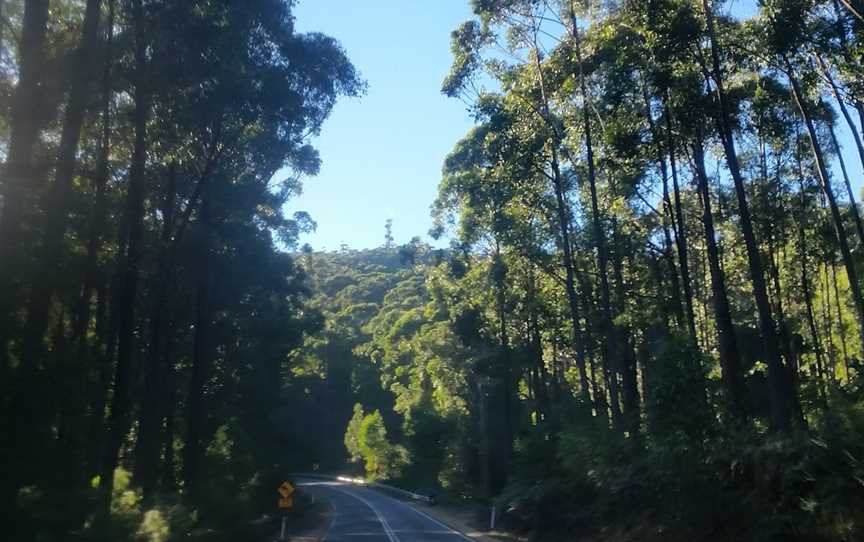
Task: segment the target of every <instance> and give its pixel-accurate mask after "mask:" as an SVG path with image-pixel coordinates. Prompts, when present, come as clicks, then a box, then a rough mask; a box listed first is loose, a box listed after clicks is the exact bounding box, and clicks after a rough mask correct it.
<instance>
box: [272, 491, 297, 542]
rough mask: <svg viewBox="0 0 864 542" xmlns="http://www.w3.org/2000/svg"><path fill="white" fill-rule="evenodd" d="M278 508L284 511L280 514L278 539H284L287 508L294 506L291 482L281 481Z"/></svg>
mask: <svg viewBox="0 0 864 542" xmlns="http://www.w3.org/2000/svg"><path fill="white" fill-rule="evenodd" d="M276 491H277V492H278V493H279V508H280V509H281V510H284V511H285V512H284V513H283V514H282V529H281V530H280V531H279V540H285V522H286V520H287V519H288V510H290V509H292V508H294V491H295V490H294V486H292V485H291V482H287V481H286V482H282V485H281V486H279V489H277V490H276Z"/></svg>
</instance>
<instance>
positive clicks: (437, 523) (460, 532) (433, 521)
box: [405, 504, 477, 542]
mask: <svg viewBox="0 0 864 542" xmlns="http://www.w3.org/2000/svg"><path fill="white" fill-rule="evenodd" d="M405 506H406V507H408V508H410V509H411V510H414V511H415V512H416V513H418V514H420V515H421V516H423V517H424V518H426V519H428V520H429V521H431V522H432V523H435V524H436V525H438V526H440V527H443V528H445V529H448V530H449V531H450V532H452V533H453V534H456V535H459V536H460V537H462V538H463V539H464V540H467V541H468V542H477V541H476V540H474V539H473V538H471V537H470V536H468V535H467V534H465V533H463V532H462V531H460V530H458V529H455V528H453V527H451V526H450V525H447V524H446V523H444V522H443V521H440V520H438V519H435V518H433V517H432V516H430V515H429V514H427V513H426V512H423V511H422V510H417V509H416V508H414V507H413V506H411V505H410V504H406V505H405Z"/></svg>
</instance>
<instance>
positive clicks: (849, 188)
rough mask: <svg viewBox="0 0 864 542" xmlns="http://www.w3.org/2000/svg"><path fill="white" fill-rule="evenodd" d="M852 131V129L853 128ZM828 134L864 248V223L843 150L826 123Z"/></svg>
mask: <svg viewBox="0 0 864 542" xmlns="http://www.w3.org/2000/svg"><path fill="white" fill-rule="evenodd" d="M853 129H854V127H853ZM828 133H830V134H831V143H832V145H833V146H834V152H836V153H837V162H838V163H839V164H840V172H841V173H842V174H843V183H844V184H845V185H846V196H847V197H848V198H849V214H851V215H852V221H853V222H854V223H855V231H856V232H857V233H858V242H860V243H861V246H862V247H864V223H862V222H861V212H860V211H859V210H858V202H857V201H855V192H854V191H853V190H852V182H851V181H850V180H849V172H848V171H847V170H846V160H844V159H843V149H841V148H840V142H839V141H837V133H836V132H835V130H834V125H833V124H831V123H830V122H829V123H828ZM861 164H862V165H864V155H862V161H861Z"/></svg>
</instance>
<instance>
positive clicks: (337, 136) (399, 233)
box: [287, 0, 864, 250]
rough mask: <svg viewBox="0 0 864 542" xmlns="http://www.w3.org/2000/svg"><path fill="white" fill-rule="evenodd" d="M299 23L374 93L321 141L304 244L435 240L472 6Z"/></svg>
mask: <svg viewBox="0 0 864 542" xmlns="http://www.w3.org/2000/svg"><path fill="white" fill-rule="evenodd" d="M729 8H731V10H732V13H734V14H735V15H738V16H742V15H749V14H751V13H752V12H753V11H755V2H753V0H734V1H732V2H729V3H727V9H729ZM295 16H296V19H297V28H298V30H299V31H301V32H307V31H318V32H323V33H325V34H328V35H330V36H332V37H334V38H336V39H338V40H339V41H340V42H341V44H342V46H343V47H344V48H345V50H346V51H347V53H348V56H349V57H350V58H351V60H352V62H353V63H354V65H355V66H356V67H357V68H358V69H359V70H360V72H361V73H362V75H363V77H364V78H365V79H366V81H367V82H368V85H369V89H368V93H367V94H366V95H365V96H363V97H362V98H357V99H343V100H342V101H340V102H339V103H338V104H337V105H336V108H335V110H334V111H333V114H332V116H331V117H330V118H329V119H328V120H327V122H326V123H325V125H324V129H323V131H322V133H321V135H320V137H318V138H315V139H314V140H313V144H314V145H315V146H316V147H317V148H318V150H319V151H320V153H321V158H322V160H323V166H322V168H321V172H320V174H319V175H318V176H317V177H314V178H311V179H306V181H305V186H304V192H303V194H302V195H300V196H299V197H297V198H295V199H294V200H292V201H291V202H290V203H289V205H288V208H287V210H288V211H289V212H294V211H306V212H308V213H309V214H310V215H311V216H312V218H313V220H315V221H316V222H317V223H318V229H317V231H316V232H315V233H311V234H307V235H303V236H302V238H301V243H309V244H310V245H312V247H313V248H314V249H316V250H335V249H338V248H339V247H340V245H342V244H343V243H344V244H347V245H348V246H350V247H351V248H358V249H359V248H370V247H375V246H379V245H381V244H383V241H384V223H385V221H386V220H387V219H388V218H392V219H393V233H394V237H395V239H396V242H397V243H405V242H407V241H408V240H409V239H410V238H411V237H413V236H415V235H419V236H421V237H424V238H427V232H428V230H429V227H430V226H431V219H430V217H429V206H430V205H431V203H432V202H433V200H434V199H435V195H436V192H437V186H438V182H439V181H440V173H441V165H442V163H443V161H444V157H445V156H446V155H447V153H448V152H449V151H450V149H452V148H453V145H454V144H455V143H456V142H457V141H458V140H459V139H460V138H461V137H462V136H463V135H464V134H465V133H466V132H467V131H468V130H469V129H470V127H471V126H472V122H471V118H470V116H469V115H468V113H467V111H466V106H465V104H463V103H462V102H460V101H458V100H455V99H450V98H446V97H444V96H443V95H442V94H441V93H440V91H439V89H440V86H441V81H442V80H443V78H444V76H445V75H446V74H447V72H448V71H449V68H450V61H451V56H450V32H451V31H452V30H453V29H454V28H456V26H457V25H458V24H459V23H461V22H462V21H464V20H466V19H468V18H469V17H470V16H471V12H470V8H469V1H468V0H365V1H363V2H357V1H351V0H300V1H299V5H298V6H297V7H296V9H295ZM837 128H838V135H839V137H840V140H841V144H842V145H843V147H844V151H845V152H844V156H845V158H846V163H847V166H849V170H850V171H849V173H850V176H851V177H852V180H853V186H854V187H855V191H856V196H858V195H859V194H858V193H859V192H860V190H861V185H862V182H861V180H862V178H864V175H862V171H861V164H860V161H859V160H858V156H857V153H856V152H855V148H854V145H853V143H852V139H851V137H850V136H849V132H848V130H847V129H846V127H845V125H844V123H842V122H841V123H840V124H839V125H838V127H837ZM833 166H834V169H835V173H836V176H835V189H836V190H837V193H838V195H841V194H842V195H841V198H842V199H844V200H845V199H846V198H845V190H844V189H843V186H842V179H841V178H840V176H839V168H838V167H837V164H836V163H835V164H833ZM427 240H428V238H427Z"/></svg>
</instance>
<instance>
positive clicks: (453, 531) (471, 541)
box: [340, 488, 477, 542]
mask: <svg viewBox="0 0 864 542" xmlns="http://www.w3.org/2000/svg"><path fill="white" fill-rule="evenodd" d="M366 489H368V490H369V491H375V490H374V489H371V488H366ZM340 491H341V490H340ZM342 493H345V494H346V495H351V494H350V493H348V492H347V491H342ZM375 493H376V494H377V495H379V496H381V497H384V498H385V499H390V500H391V501H393V502H395V503H397V504H400V505H402V506H404V507H405V508H407V509H409V510H412V511H414V512H416V513H417V514H419V515H420V516H422V517H424V518H426V519H428V520H429V521H431V522H432V523H434V524H436V525H438V526H439V527H441V528H443V529H446V530H447V531H449V532H450V533H451V534H455V535H458V536H459V537H461V538H462V539H463V540H466V541H467V542H477V540H475V539H473V538H471V537H470V536H468V535H467V534H465V533H463V532H462V531H460V530H458V529H455V528H453V527H451V526H450V525H447V524H446V523H444V522H443V521H441V520H438V519H435V518H433V517H432V516H430V515H429V514H427V513H426V512H423V511H421V510H417V509H416V508H414V507H413V506H411V505H410V504H407V503H405V502H403V501H400V500H399V499H394V498H393V497H391V496H390V495H386V494H384V493H381V492H378V491H375ZM351 496H352V497H356V498H357V499H360V500H364V499H362V498H360V497H357V496H356V495H351ZM370 508H372V507H371V506H370ZM373 511H374V508H373Z"/></svg>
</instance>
